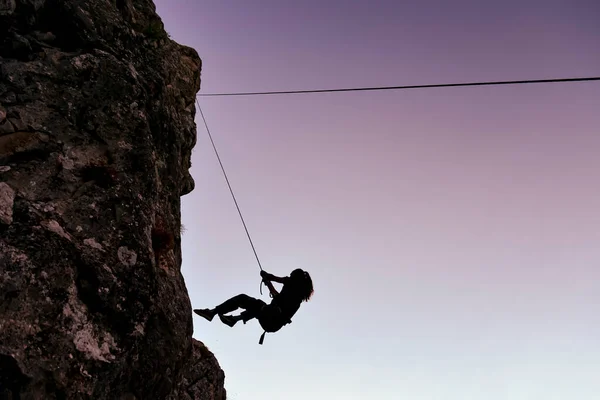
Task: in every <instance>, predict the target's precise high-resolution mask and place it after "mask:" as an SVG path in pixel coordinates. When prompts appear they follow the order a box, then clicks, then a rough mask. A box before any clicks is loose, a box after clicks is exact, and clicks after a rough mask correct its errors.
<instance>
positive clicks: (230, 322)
mask: <svg viewBox="0 0 600 400" xmlns="http://www.w3.org/2000/svg"><path fill="white" fill-rule="evenodd" d="M219 318H220V319H221V322H223V323H224V324H225V325H227V326H231V327H233V326H234V325H235V323H236V322H238V319H237V318H235V317H232V316H230V315H222V314H219Z"/></svg>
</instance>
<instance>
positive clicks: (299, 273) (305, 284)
mask: <svg viewBox="0 0 600 400" xmlns="http://www.w3.org/2000/svg"><path fill="white" fill-rule="evenodd" d="M290 278H292V281H294V282H297V287H298V290H299V291H300V295H301V296H302V300H303V301H308V300H310V297H311V296H312V295H313V293H314V290H313V283H312V279H311V278H310V275H309V273H308V272H306V271H304V270H302V269H300V268H298V269H295V270H293V271H292V273H291V274H290Z"/></svg>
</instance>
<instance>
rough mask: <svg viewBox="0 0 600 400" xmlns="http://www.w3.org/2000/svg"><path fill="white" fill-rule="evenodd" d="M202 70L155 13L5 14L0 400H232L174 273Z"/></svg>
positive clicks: (24, 7)
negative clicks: (199, 338) (195, 334)
mask: <svg viewBox="0 0 600 400" xmlns="http://www.w3.org/2000/svg"><path fill="white" fill-rule="evenodd" d="M200 70H201V60H200V58H199V57H198V54H197V53H196V52H195V51H194V50H193V49H190V48H188V47H184V46H181V45H179V44H177V43H175V42H173V41H172V40H170V39H169V38H168V35H167V34H166V32H165V30H164V27H163V24H162V22H161V20H160V18H159V17H158V16H157V15H156V12H155V8H154V4H153V3H152V1H150V0H85V1H84V0H0V398H2V399H5V398H6V399H111V400H113V399H122V400H125V399H127V400H134V399H140V400H141V399H144V400H145V399H207V400H208V399H211V400H213V399H224V398H225V390H224V388H223V381H224V374H223V372H222V371H221V369H220V368H219V365H218V363H217V361H216V360H215V358H214V356H213V355H212V353H211V352H210V351H209V350H208V349H206V347H204V345H202V344H201V343H199V342H196V341H194V340H193V339H192V314H191V307H190V301H189V297H188V294H187V290H186V286H185V283H184V280H183V277H182V275H181V272H180V266H181V248H180V227H181V221H180V196H182V195H184V194H186V193H189V192H190V191H191V190H192V189H193V187H194V182H193V180H192V178H191V177H190V175H189V172H188V169H189V167H190V157H191V150H192V147H193V146H194V144H195V141H196V126H195V123H194V116H195V106H194V100H195V95H196V92H197V91H198V90H199V88H200Z"/></svg>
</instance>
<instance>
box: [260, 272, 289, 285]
mask: <svg viewBox="0 0 600 400" xmlns="http://www.w3.org/2000/svg"><path fill="white" fill-rule="evenodd" d="M260 276H261V277H262V278H263V280H264V281H271V282H277V283H285V282H286V281H287V276H285V277H283V278H280V277H278V276H275V275H273V274H270V273H268V272H266V271H260Z"/></svg>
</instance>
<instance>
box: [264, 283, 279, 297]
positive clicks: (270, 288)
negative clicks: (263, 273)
mask: <svg viewBox="0 0 600 400" xmlns="http://www.w3.org/2000/svg"><path fill="white" fill-rule="evenodd" d="M263 282H264V283H265V285H267V287H268V288H269V292H271V296H273V297H274V296H277V295H278V294H279V292H278V291H277V289H275V287H274V286H273V284H272V283H271V281H270V280H267V279H265V280H263Z"/></svg>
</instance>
